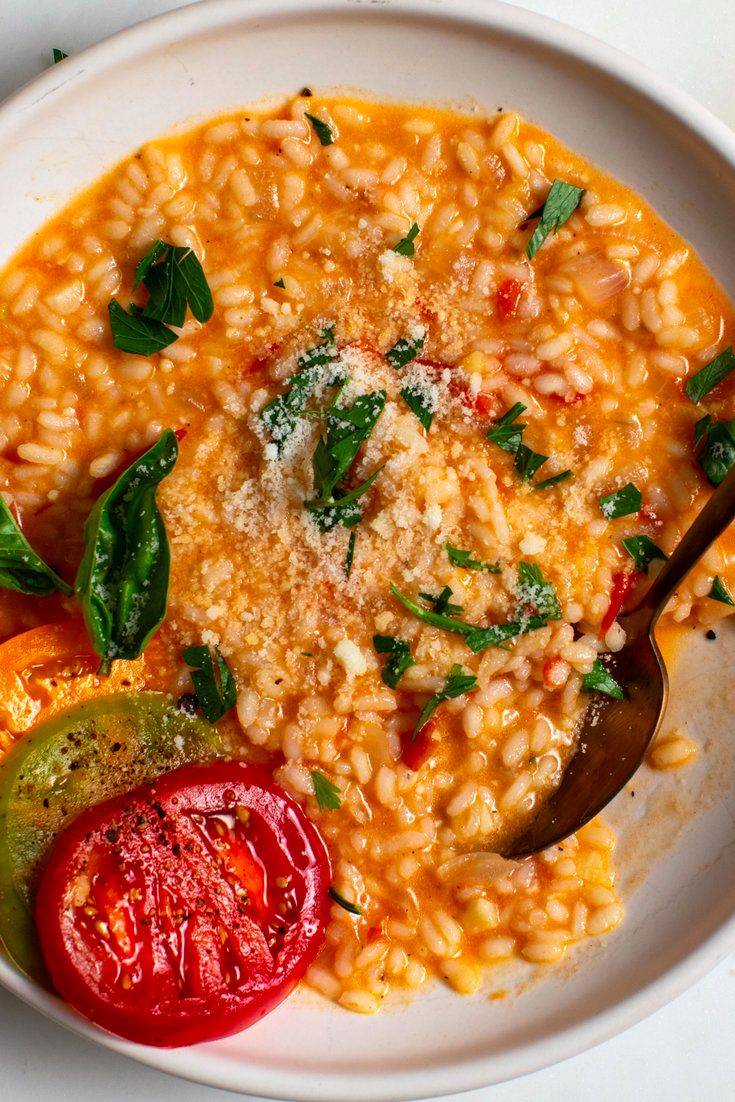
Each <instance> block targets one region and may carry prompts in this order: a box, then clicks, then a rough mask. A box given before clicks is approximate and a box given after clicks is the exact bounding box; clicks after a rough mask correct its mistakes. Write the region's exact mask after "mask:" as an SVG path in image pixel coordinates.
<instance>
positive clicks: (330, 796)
mask: <svg viewBox="0 0 735 1102" xmlns="http://www.w3.org/2000/svg"><path fill="white" fill-rule="evenodd" d="M311 783H312V784H313V785H314V796H315V797H316V802H317V804H318V805H319V810H320V811H339V809H340V808H341V806H342V801H341V799H340V789H339V788H338V787H337V785H336V784H333V783H332V781H330V780H329V779H328V778H327V777H325V776H324V774H323V773H320V772H319V771H318V770H317V769H312V771H311Z"/></svg>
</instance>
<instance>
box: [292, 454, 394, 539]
mask: <svg viewBox="0 0 735 1102" xmlns="http://www.w3.org/2000/svg"><path fill="white" fill-rule="evenodd" d="M384 466H385V464H384V463H383V464H382V465H381V466H380V467H378V469H377V470H376V471H373V473H372V474H371V475H370V477H369V478H366V479H365V481H364V482H361V483H360V485H359V486H355V488H354V490H350V492H349V493H347V494H345V495H344V496H343V497H339V498H337V499H336V500H335V501H333V502H331V504H329V505H321V504H319V503H318V502H313V501H307V502H306V503H305V504H306V508H307V509H308V510H309V512H310V513H311V514H312V520H313V521H314V523H315V524H316V526H317V528H318V529H319V530H320V531H321V532H330V531H331V530H332V528H334V527H335V526H336V525H337V524H341V525H342V527H343V528H352V527H353V526H354V525H355V524H357V523H358V521H360V520H362V513H361V511H360V506H359V505H358V504H357V502H358V500H359V498H361V497H362V496H363V494H366V493H367V491H368V490H369V489H370V487H371V486H372V484H373V482H375V479H376V478H377V477H378V475H379V474H380V472H381V471H382V470H383V467H384Z"/></svg>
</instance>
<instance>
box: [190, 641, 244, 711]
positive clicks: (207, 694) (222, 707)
mask: <svg viewBox="0 0 735 1102" xmlns="http://www.w3.org/2000/svg"><path fill="white" fill-rule="evenodd" d="M214 654H215V658H216V660H217V666H216V668H215V664H214V662H213V661H212V652H211V650H210V649H209V647H208V646H207V645H206V643H202V644H201V646H198V647H187V648H186V650H185V651H184V653H183V659H184V661H185V662H186V664H187V666H193V667H194V668H193V669H192V671H191V680H192V683H193V685H194V690H195V692H196V694H197V697H198V699H199V703H200V705H201V709H202V711H203V713H204V716H205V718H206V719H208V720H209V722H210V723H216V722H217V720H218V719H222V716H226V715H227V713H228V712H230V711H232V709H233V708H234V707H235V705H236V704H237V686H236V685H235V679H234V677H233V676H232V673H231V672H230V667H229V666H228V665H227V663H226V662H225V660H224V658H223V657H222V654H221V653H220V649H219V647H215V648H214Z"/></svg>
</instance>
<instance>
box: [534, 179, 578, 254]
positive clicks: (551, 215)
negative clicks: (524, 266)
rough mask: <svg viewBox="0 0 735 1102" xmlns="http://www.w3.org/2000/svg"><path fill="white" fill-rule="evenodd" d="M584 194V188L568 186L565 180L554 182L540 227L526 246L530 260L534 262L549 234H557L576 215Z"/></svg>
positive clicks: (543, 210) (538, 226)
mask: <svg viewBox="0 0 735 1102" xmlns="http://www.w3.org/2000/svg"><path fill="white" fill-rule="evenodd" d="M584 192H585V189H584V188H581V187H575V186H574V185H573V184H567V183H565V182H564V181H563V180H554V182H553V184H552V185H551V188H550V189H549V194H548V195H547V197H546V202H545V203H544V205H543V209H542V211H541V218H540V219H539V222H538V225H537V226H536V229H535V230H534V231H533V234H532V236H531V240H530V241H529V242H528V244H527V245H526V256H527V257H528V259H529V260H533V258H534V256H535V255H536V253H537V252H538V251H539V249H540V248H541V246H542V245H543V243H544V241H545V240H546V238H547V237H548V236H549V234H550V233H556V232H557V231H558V230H559V229H560V227H561V226H563V225H564V223H565V222H566V221H567V219H568V218H570V217H571V216H572V214H574V212H575V210H576V209H577V207H578V206H579V204H580V203H581V201H582V196H583V195H584Z"/></svg>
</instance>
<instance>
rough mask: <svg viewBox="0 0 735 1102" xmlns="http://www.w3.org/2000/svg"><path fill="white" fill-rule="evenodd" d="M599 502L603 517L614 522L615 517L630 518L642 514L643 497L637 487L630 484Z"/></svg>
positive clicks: (600, 499)
mask: <svg viewBox="0 0 735 1102" xmlns="http://www.w3.org/2000/svg"><path fill="white" fill-rule="evenodd" d="M599 502H600V508H601V509H602V515H603V516H604V517H607V519H608V520H613V519H614V518H615V517H629V516H630V515H631V514H632V513H638V512H640V508H641V505H642V504H643V496H642V494H641V491H640V490H639V489H638V487H637V486H634V485H633V483H632V482H628V484H627V485H626V486H623V488H622V489H620V490H616V491H615V492H614V493H612V494H607V495H606V496H605V497H601V498H599Z"/></svg>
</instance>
